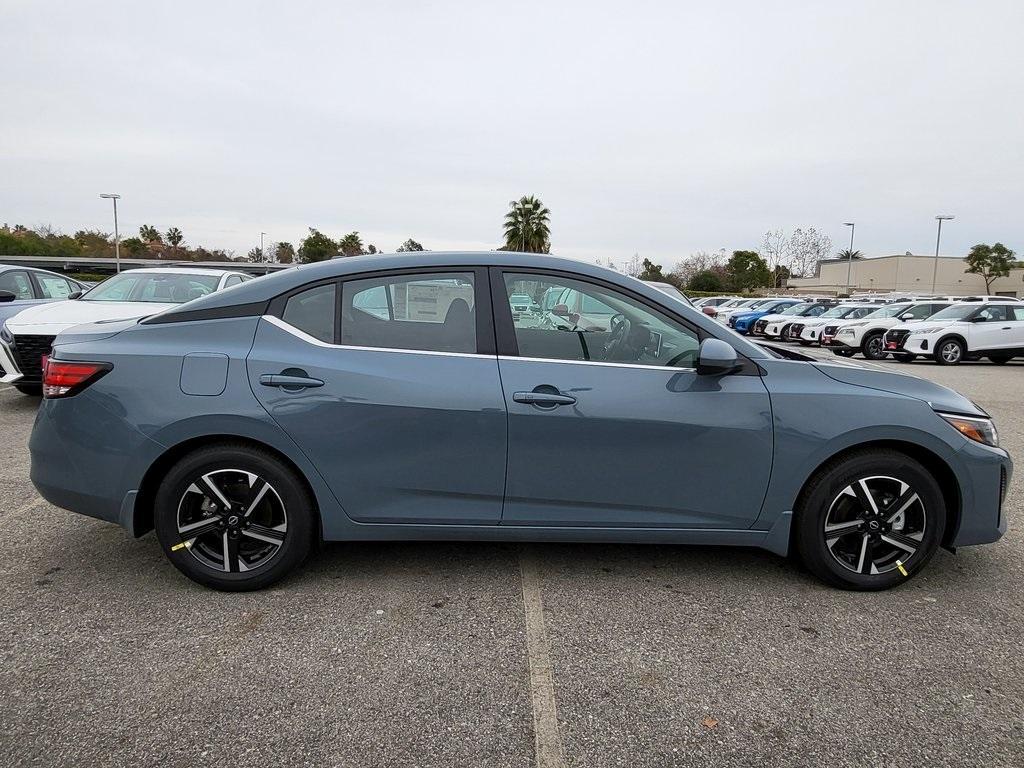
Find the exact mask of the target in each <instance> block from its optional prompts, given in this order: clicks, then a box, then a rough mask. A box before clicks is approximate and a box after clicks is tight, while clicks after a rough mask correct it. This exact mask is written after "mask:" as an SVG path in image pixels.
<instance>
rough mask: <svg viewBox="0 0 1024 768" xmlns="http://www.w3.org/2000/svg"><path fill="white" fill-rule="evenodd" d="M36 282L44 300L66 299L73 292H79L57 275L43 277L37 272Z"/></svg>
mask: <svg viewBox="0 0 1024 768" xmlns="http://www.w3.org/2000/svg"><path fill="white" fill-rule="evenodd" d="M36 282H38V283H39V290H40V291H41V292H42V294H43V298H44V299H66V298H67V297H68V296H69V295H71V293H72V292H73V291H77V290H78V288H76V287H75V286H73V285H72V284H71V283H69V282H68V281H67V280H65V279H64V278H63V277H57V276H56V275H42V274H39V273H38V272H37V273H36Z"/></svg>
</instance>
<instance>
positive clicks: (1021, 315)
mask: <svg viewBox="0 0 1024 768" xmlns="http://www.w3.org/2000/svg"><path fill="white" fill-rule="evenodd" d="M1010 313H1011V314H1012V315H1013V317H1012V319H1013V320H1024V307H1010Z"/></svg>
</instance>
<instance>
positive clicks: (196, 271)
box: [120, 267, 237, 277]
mask: <svg viewBox="0 0 1024 768" xmlns="http://www.w3.org/2000/svg"><path fill="white" fill-rule="evenodd" d="M234 272H237V270H233V269H211V268H209V267H142V268H140V269H122V270H121V272H120V274H122V275H126V274H129V273H130V274H133V275H140V274H141V275H217V276H220V277H223V276H224V275H230V274H232V273H234Z"/></svg>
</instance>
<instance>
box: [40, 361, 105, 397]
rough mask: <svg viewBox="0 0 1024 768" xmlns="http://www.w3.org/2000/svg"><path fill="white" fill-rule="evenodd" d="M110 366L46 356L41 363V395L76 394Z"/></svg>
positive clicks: (60, 395) (65, 395) (67, 395)
mask: <svg viewBox="0 0 1024 768" xmlns="http://www.w3.org/2000/svg"><path fill="white" fill-rule="evenodd" d="M111 368H113V366H112V365H111V364H110V363H83V362H79V361H72V360H54V359H53V358H52V357H48V358H47V359H46V363H45V364H44V365H43V397H47V398H55V397H71V395H76V394H78V393H79V392H81V391H82V390H83V389H85V388H86V387H87V386H89V385H90V384H92V383H93V382H94V381H96V380H97V379H99V378H100V377H101V376H103V374H105V373H106V372H107V371H109V370H110V369H111Z"/></svg>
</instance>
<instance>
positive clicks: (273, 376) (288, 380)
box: [260, 373, 324, 389]
mask: <svg viewBox="0 0 1024 768" xmlns="http://www.w3.org/2000/svg"><path fill="white" fill-rule="evenodd" d="M260 384H262V385H263V386H264V387H279V388H280V389H310V388H313V387H322V386H323V385H324V383H323V382H322V381H320V379H314V378H312V377H310V376H292V375H289V374H284V373H265V374H263V375H262V376H260Z"/></svg>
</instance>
